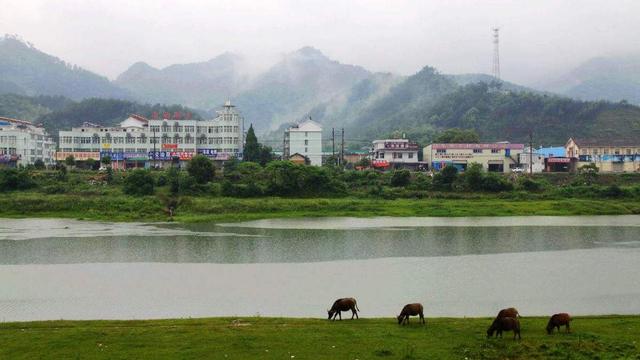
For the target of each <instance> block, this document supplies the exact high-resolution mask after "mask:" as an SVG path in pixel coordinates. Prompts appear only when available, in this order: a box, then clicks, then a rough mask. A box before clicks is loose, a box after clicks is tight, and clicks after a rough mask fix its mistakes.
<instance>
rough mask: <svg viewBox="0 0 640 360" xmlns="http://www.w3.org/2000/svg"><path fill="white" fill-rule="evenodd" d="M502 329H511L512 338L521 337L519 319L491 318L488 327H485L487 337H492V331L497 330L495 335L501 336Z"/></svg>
mask: <svg viewBox="0 0 640 360" xmlns="http://www.w3.org/2000/svg"><path fill="white" fill-rule="evenodd" d="M503 331H513V340H515V339H516V335H517V336H518V339H522V336H520V320H518V319H517V318H512V317H503V318H500V319H495V320H493V323H492V324H491V326H489V329H487V337H492V336H493V333H494V332H497V334H496V337H502V332H503Z"/></svg>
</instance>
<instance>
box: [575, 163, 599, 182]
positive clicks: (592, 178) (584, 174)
mask: <svg viewBox="0 0 640 360" xmlns="http://www.w3.org/2000/svg"><path fill="white" fill-rule="evenodd" d="M598 172H599V169H598V167H597V166H596V164H594V163H590V164H587V165H582V166H581V167H580V168H579V169H578V174H579V175H580V178H581V179H582V180H583V181H584V183H585V184H586V185H592V184H594V183H595V182H596V181H597V180H598Z"/></svg>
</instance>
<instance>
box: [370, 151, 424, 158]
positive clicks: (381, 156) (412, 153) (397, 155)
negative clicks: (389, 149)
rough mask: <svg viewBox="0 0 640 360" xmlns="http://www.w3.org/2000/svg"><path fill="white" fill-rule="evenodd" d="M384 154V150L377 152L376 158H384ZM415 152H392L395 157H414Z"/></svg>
mask: <svg viewBox="0 0 640 360" xmlns="http://www.w3.org/2000/svg"><path fill="white" fill-rule="evenodd" d="M384 154H385V153H384V151H381V152H378V153H376V159H384ZM414 154H415V153H414V152H409V153H401V152H393V153H391V157H393V158H394V159H403V158H406V159H413V158H414V156H413V155H414ZM405 155H406V157H405Z"/></svg>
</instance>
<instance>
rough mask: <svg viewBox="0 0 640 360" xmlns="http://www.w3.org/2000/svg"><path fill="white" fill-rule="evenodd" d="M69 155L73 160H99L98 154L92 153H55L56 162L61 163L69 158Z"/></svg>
mask: <svg viewBox="0 0 640 360" xmlns="http://www.w3.org/2000/svg"><path fill="white" fill-rule="evenodd" d="M69 155H71V156H73V158H74V159H75V160H79V161H85V160H87V159H94V160H98V159H99V158H100V153H99V152H93V151H58V152H56V160H57V161H63V160H65V159H66V158H68V157H69Z"/></svg>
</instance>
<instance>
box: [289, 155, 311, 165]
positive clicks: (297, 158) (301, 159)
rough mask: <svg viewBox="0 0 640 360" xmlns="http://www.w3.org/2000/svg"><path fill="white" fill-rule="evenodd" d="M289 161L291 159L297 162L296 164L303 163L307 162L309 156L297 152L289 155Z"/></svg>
mask: <svg viewBox="0 0 640 360" xmlns="http://www.w3.org/2000/svg"><path fill="white" fill-rule="evenodd" d="M289 161H291V162H292V163H294V164H298V165H305V164H308V163H309V158H307V157H306V156H304V155H302V154H299V153H295V154H293V155H291V156H289Z"/></svg>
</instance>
